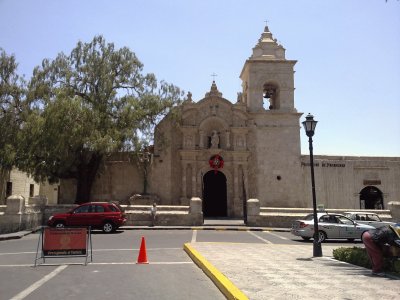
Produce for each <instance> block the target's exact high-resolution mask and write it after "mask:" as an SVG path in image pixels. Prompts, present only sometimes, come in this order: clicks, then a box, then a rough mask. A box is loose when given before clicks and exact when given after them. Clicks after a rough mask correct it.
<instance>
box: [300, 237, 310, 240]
mask: <svg viewBox="0 0 400 300" xmlns="http://www.w3.org/2000/svg"><path fill="white" fill-rule="evenodd" d="M301 238H302V239H303V240H305V241H309V240H310V239H311V238H310V237H308V236H302V237H301Z"/></svg>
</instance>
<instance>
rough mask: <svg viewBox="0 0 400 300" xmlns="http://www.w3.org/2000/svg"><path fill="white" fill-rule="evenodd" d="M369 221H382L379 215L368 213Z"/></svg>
mask: <svg viewBox="0 0 400 300" xmlns="http://www.w3.org/2000/svg"><path fill="white" fill-rule="evenodd" d="M367 221H375V222H382V221H381V219H379V217H378V216H377V215H367Z"/></svg>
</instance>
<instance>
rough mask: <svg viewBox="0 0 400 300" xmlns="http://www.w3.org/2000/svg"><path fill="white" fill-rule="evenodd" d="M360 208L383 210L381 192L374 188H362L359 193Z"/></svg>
mask: <svg viewBox="0 0 400 300" xmlns="http://www.w3.org/2000/svg"><path fill="white" fill-rule="evenodd" d="M360 207H361V208H363V209H384V207H383V195H382V192H381V191H380V190H379V189H378V188H376V187H374V186H367V187H365V188H363V189H362V190H361V192H360Z"/></svg>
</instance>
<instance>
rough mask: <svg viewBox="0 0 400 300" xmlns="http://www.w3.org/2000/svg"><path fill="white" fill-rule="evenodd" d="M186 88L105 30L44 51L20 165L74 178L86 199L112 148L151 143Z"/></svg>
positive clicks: (42, 174) (40, 175) (38, 174)
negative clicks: (51, 54)
mask: <svg viewBox="0 0 400 300" xmlns="http://www.w3.org/2000/svg"><path fill="white" fill-rule="evenodd" d="M181 95H182V94H181V92H180V90H179V88H177V87H176V86H174V85H172V84H167V83H165V82H163V81H161V82H157V80H156V77H155V76H154V75H153V74H143V65H142V63H141V62H140V61H139V60H138V58H137V57H136V56H135V54H134V53H133V52H132V51H130V50H129V49H128V48H126V47H124V48H120V49H115V47H114V44H112V43H106V41H105V40H104V38H103V37H102V36H96V37H94V39H93V40H92V41H91V42H90V43H82V42H79V43H78V44H77V46H76V47H75V48H74V49H73V50H72V52H71V54H70V55H68V56H67V55H65V54H64V53H60V54H59V55H58V56H57V57H56V58H55V59H54V60H53V61H50V60H48V59H45V60H43V62H42V65H41V66H39V67H36V68H35V70H34V72H33V77H32V80H31V81H30V83H29V94H28V100H29V107H30V110H31V111H30V114H29V117H28V118H27V119H26V124H25V125H24V127H23V129H22V132H21V136H20V140H21V147H20V148H19V151H18V162H19V167H20V168H21V169H22V170H25V171H27V172H28V173H29V174H32V175H33V177H34V178H35V179H37V180H40V181H42V180H45V179H47V180H49V181H50V182H55V181H57V180H58V179H76V183H77V194H76V199H75V202H76V203H82V202H84V201H89V200H90V194H91V188H92V184H93V182H94V179H95V177H96V175H97V174H98V173H99V170H100V169H101V166H102V164H103V163H104V161H105V159H106V157H107V155H110V154H111V153H115V152H121V151H126V152H133V153H135V152H136V153H137V152H138V151H140V149H143V147H145V146H147V145H148V144H149V143H150V142H151V141H152V132H153V129H154V126H155V125H156V124H157V122H158V121H159V120H160V118H162V116H164V115H166V114H167V113H168V112H169V111H170V110H171V109H172V107H174V106H175V105H176V104H177V103H179V101H180V97H181Z"/></svg>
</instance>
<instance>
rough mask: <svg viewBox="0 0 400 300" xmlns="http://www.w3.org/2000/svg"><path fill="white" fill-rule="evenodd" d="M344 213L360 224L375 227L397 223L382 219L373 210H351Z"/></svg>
mask: <svg viewBox="0 0 400 300" xmlns="http://www.w3.org/2000/svg"><path fill="white" fill-rule="evenodd" d="M344 215H345V216H346V217H348V218H349V219H351V220H353V221H355V222H357V223H359V224H367V225H370V226H373V227H375V228H379V227H382V226H385V225H395V224H396V223H393V222H386V221H382V220H381V218H379V216H378V215H377V214H375V213H371V212H361V211H349V212H345V213H344Z"/></svg>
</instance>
